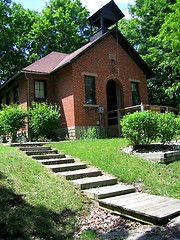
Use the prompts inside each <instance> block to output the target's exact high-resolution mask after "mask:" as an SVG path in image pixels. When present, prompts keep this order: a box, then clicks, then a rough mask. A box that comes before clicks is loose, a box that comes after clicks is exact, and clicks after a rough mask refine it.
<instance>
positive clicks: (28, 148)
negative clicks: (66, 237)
mask: <svg viewBox="0 0 180 240" xmlns="http://www.w3.org/2000/svg"><path fill="white" fill-rule="evenodd" d="M19 150H21V151H26V152H27V151H38V152H43V151H47V150H51V147H46V146H34V147H33V146H32V147H31V146H29V147H19Z"/></svg>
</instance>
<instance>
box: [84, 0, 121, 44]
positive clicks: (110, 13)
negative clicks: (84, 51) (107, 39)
mask: <svg viewBox="0 0 180 240" xmlns="http://www.w3.org/2000/svg"><path fill="white" fill-rule="evenodd" d="M123 17H124V14H123V13H122V12H121V10H120V9H119V8H118V6H117V5H116V4H115V2H114V1H113V0H111V1H110V2H109V3H107V4H106V5H104V6H103V7H102V8H101V9H99V10H98V11H97V12H95V13H94V14H93V15H92V16H91V17H89V18H88V21H89V23H90V26H91V34H92V30H93V27H95V28H97V32H96V33H95V34H93V35H91V37H90V42H92V41H94V40H96V39H97V38H99V37H101V36H102V35H103V34H104V33H106V32H107V31H108V28H109V27H111V26H112V25H114V24H116V25H117V23H118V21H119V20H120V19H121V18H123Z"/></svg>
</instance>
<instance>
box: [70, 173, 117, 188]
mask: <svg viewBox="0 0 180 240" xmlns="http://www.w3.org/2000/svg"><path fill="white" fill-rule="evenodd" d="M72 182H73V183H74V184H75V185H76V186H78V187H79V188H80V189H81V190H85V189H88V188H95V187H101V186H108V185H114V184H116V183H117V178H115V177H111V176H105V175H103V176H100V177H89V178H82V179H77V180H73V181H72Z"/></svg>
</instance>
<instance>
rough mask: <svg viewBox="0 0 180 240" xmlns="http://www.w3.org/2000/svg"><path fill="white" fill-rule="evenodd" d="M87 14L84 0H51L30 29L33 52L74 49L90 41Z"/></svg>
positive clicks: (40, 54)
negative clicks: (87, 40)
mask: <svg viewBox="0 0 180 240" xmlns="http://www.w3.org/2000/svg"><path fill="white" fill-rule="evenodd" d="M87 17H88V12H87V10H86V8H84V7H82V4H81V2H80V0H73V1H72V0H50V2H49V3H48V5H47V6H46V8H45V9H44V10H43V11H42V14H40V15H39V19H38V21H37V22H36V23H34V25H33V27H32V31H31V32H30V38H31V39H32V43H31V46H32V48H31V54H32V52H34V51H35V53H36V54H37V56H44V55H46V54H48V53H50V52H51V51H60V52H64V53H70V52H72V51H74V50H76V49H77V48H79V47H81V46H82V45H83V44H84V43H85V42H86V38H85V36H87V28H86V27H87V23H85V21H86V19H87Z"/></svg>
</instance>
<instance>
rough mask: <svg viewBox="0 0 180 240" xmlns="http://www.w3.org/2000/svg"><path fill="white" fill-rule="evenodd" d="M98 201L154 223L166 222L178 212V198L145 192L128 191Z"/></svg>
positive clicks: (123, 212)
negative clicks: (124, 193)
mask: <svg viewBox="0 0 180 240" xmlns="http://www.w3.org/2000/svg"><path fill="white" fill-rule="evenodd" d="M98 201H99V205H100V206H101V207H103V208H107V209H109V210H111V211H114V212H116V213H119V214H121V215H124V216H128V217H130V218H133V219H136V220H138V221H142V222H148V223H153V224H155V225H163V224H166V223H167V222H168V221H169V219H170V218H172V217H175V216H178V215H179V214H180V200H178V199H172V198H168V197H162V196H155V195H150V194H147V193H130V194H126V195H122V196H116V197H110V198H104V199H100V200H98Z"/></svg>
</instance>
